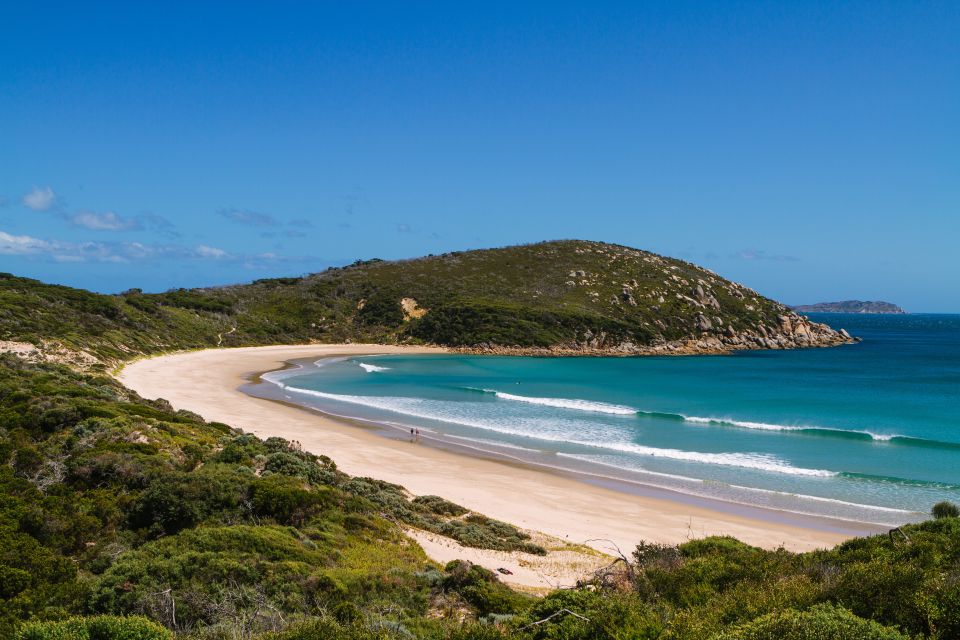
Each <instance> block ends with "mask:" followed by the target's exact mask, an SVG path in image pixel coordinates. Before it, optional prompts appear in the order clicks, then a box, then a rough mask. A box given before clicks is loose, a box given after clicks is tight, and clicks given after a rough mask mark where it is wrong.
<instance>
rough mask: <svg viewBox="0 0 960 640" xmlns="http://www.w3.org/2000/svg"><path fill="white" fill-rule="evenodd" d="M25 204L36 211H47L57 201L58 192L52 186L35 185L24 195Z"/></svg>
mask: <svg viewBox="0 0 960 640" xmlns="http://www.w3.org/2000/svg"><path fill="white" fill-rule="evenodd" d="M21 202H23V206H25V207H27V208H28V209H33V210H34V211H47V210H49V209H50V208H52V207H53V205H54V204H56V202H57V194H55V193H54V192H53V189H51V188H50V187H34V188H33V190H31V191H30V193H28V194H26V195H25V196H23V199H22V200H21Z"/></svg>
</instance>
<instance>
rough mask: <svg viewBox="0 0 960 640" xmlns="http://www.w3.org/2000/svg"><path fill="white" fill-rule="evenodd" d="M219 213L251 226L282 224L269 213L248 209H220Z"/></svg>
mask: <svg viewBox="0 0 960 640" xmlns="http://www.w3.org/2000/svg"><path fill="white" fill-rule="evenodd" d="M217 214H218V215H220V216H221V217H224V218H226V219H227V220H229V221H231V222H236V223H237V224H245V225H249V226H251V227H276V226H279V225H280V222H279V221H278V220H277V219H276V218H274V217H273V216H272V215H270V214H269V213H259V212H257V211H249V210H247V209H220V211H218V212H217Z"/></svg>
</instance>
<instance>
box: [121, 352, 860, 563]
mask: <svg viewBox="0 0 960 640" xmlns="http://www.w3.org/2000/svg"><path fill="white" fill-rule="evenodd" d="M444 352H445V350H443V349H438V348H426V347H391V346H384V345H354V344H344V345H294V346H276V347H245V348H237V349H208V350H203V351H195V352H187V353H178V354H172V355H166V356H160V357H156V358H151V359H145V360H139V361H136V362H132V363H130V364H128V365H127V366H126V367H124V368H123V369H122V370H121V371H120V372H119V373H118V374H117V377H118V378H119V380H120V381H121V382H122V383H123V384H125V385H126V386H127V387H129V388H131V389H133V390H134V391H136V392H138V393H139V394H140V395H142V396H145V397H152V398H156V397H163V398H165V399H166V400H168V401H169V402H170V403H171V404H172V405H173V406H174V408H177V409H189V410H190V411H193V412H195V413H198V414H200V415H201V416H203V417H204V418H205V419H207V420H211V421H218V422H224V423H227V424H230V425H231V426H235V427H238V428H241V429H243V430H245V431H248V432H251V433H254V434H256V435H258V436H261V437H264V438H266V437H270V436H280V437H283V438H286V439H288V440H296V441H298V442H300V443H301V444H302V446H303V447H304V448H305V449H307V450H308V451H311V452H314V453H318V454H325V455H328V456H330V457H331V458H333V460H334V461H335V462H336V463H337V465H338V467H339V468H341V469H342V470H343V471H345V472H346V473H349V474H351V475H357V476H372V477H376V478H378V479H382V480H386V481H388V482H393V483H396V484H400V485H403V486H404V487H406V488H407V489H408V490H409V491H411V492H412V493H414V494H417V495H423V494H439V495H442V496H443V497H445V498H447V499H450V500H453V501H455V502H458V503H460V504H462V505H464V506H466V507H468V508H470V509H473V510H476V511H478V512H481V513H485V514H487V515H489V516H491V517H494V518H497V519H500V520H504V521H507V522H510V523H512V524H514V525H517V526H520V527H523V528H527V529H532V530H535V531H540V532H543V533H546V534H548V535H551V536H555V537H557V538H559V539H560V540H566V541H569V542H572V543H584V542H586V541H588V540H598V542H595V543H592V546H595V547H596V548H599V549H607V548H609V547H608V543H607V541H612V542H614V543H615V544H616V545H618V546H619V547H620V548H622V549H630V548H632V547H633V546H634V545H635V544H636V543H637V542H639V541H640V540H647V541H653V542H661V543H679V542H683V541H686V540H688V539H690V538H692V537H701V536H704V535H732V536H735V537H737V538H739V539H741V540H742V541H744V542H747V543H749V544H753V545H757V546H761V547H765V548H774V547H778V546H784V547H786V548H788V549H791V550H795V551H803V550H810V549H814V548H821V547H826V546H832V545H834V544H837V543H839V542H841V541H843V540H845V539H848V538H849V537H852V536H854V535H863V534H868V533H872V532H876V531H878V528H877V527H872V526H870V525H862V524H860V523H847V522H842V521H838V522H837V524H838V525H843V527H842V528H841V529H839V530H838V529H837V528H836V527H826V526H824V524H823V522H822V520H823V519H819V518H815V517H806V516H798V517H797V518H791V522H789V523H787V522H782V521H778V520H782V518H780V517H778V512H775V511H773V510H765V509H762V508H752V509H751V510H750V513H751V515H743V513H736V512H735V511H737V509H735V508H724V507H723V505H717V506H716V507H714V506H712V505H708V504H706V503H698V504H691V503H689V501H686V500H679V499H676V497H674V499H670V498H669V497H663V496H661V495H659V494H658V495H656V496H653V495H638V494H637V493H635V492H634V493H628V492H625V491H622V490H617V488H616V487H614V486H609V485H607V484H606V483H596V482H585V481H584V480H583V478H577V477H574V476H573V474H569V473H563V472H552V471H550V470H546V469H542V468H538V467H534V466H532V465H528V464H523V463H517V462H511V461H509V460H506V459H494V458H492V457H491V456H477V455H468V454H467V453H466V452H465V451H454V450H451V449H450V448H448V447H443V448H440V447H432V446H419V445H417V444H414V443H409V442H406V441H402V440H397V439H390V438H385V437H383V436H382V435H379V434H377V433H375V432H374V430H373V429H363V428H358V427H357V426H356V425H354V424H351V423H350V421H348V420H344V419H337V418H333V417H330V416H326V415H323V414H320V413H318V412H315V411H312V410H310V409H307V408H305V407H301V406H299V405H296V406H295V405H290V404H287V403H282V402H278V401H276V400H269V399H263V398H258V397H254V396H251V395H248V394H246V393H244V392H243V391H241V390H240V387H242V386H244V385H245V384H248V383H250V382H251V380H254V379H255V378H256V377H257V376H259V374H260V373H263V372H266V371H270V370H276V369H280V368H283V367H284V366H287V363H288V362H289V361H291V360H295V359H299V358H314V357H316V358H319V357H329V356H356V355H374V354H388V353H408V354H409V353H444ZM664 494H665V495H667V496H669V492H666V491H664ZM698 502H699V501H698ZM755 512H759V513H760V514H763V513H765V512H766V513H768V514H769V517H762V515H761V516H760V517H758V516H757V515H754V513H755ZM795 522H799V523H802V524H795ZM831 529H832V530H831ZM841 531H842V532H841Z"/></svg>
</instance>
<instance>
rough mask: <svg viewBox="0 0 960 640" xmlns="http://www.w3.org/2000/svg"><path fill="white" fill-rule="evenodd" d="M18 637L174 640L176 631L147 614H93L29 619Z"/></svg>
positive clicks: (34, 639)
mask: <svg viewBox="0 0 960 640" xmlns="http://www.w3.org/2000/svg"><path fill="white" fill-rule="evenodd" d="M16 639H17V640H173V634H172V633H171V632H170V631H169V630H167V629H165V628H163V627H162V626H160V625H159V624H157V623H156V622H153V621H152V620H150V619H148V618H144V617H143V616H131V617H120V616H93V617H88V618H69V619H67V620H59V621H56V622H28V623H27V624H25V625H23V627H21V628H20V630H19V631H18V632H17V636H16Z"/></svg>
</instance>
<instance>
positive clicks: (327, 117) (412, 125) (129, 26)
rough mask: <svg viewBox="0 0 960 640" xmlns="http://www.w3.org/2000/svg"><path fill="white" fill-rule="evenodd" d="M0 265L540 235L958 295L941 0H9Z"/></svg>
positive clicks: (305, 256)
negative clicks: (526, 0) (323, 0)
mask: <svg viewBox="0 0 960 640" xmlns="http://www.w3.org/2000/svg"><path fill="white" fill-rule="evenodd" d="M0 30H2V37H0V270H3V271H10V272H14V273H17V274H20V275H28V276H31V277H37V278H40V279H43V280H47V281H52V282H59V283H65V284H71V285H75V286H82V287H87V288H92V289H96V290H100V291H119V290H122V289H125V288H128V287H134V286H139V287H142V288H143V289H144V290H150V291H156V290H164V289H167V288H171V287H179V286H198V285H210V284H220V283H230V282H240V281H247V280H251V279H254V278H258V277H264V276H274V275H292V274H300V273H306V272H311V271H317V270H320V269H323V268H325V267H326V266H329V265H336V264H343V263H346V262H351V261H353V260H355V259H358V258H372V257H381V258H403V257H412V256H417V255H423V254H427V253H439V252H444V251H449V250H461V249H468V248H479V247H489V246H501V245H507V244H514V243H520V242H531V241H537V240H544V239H554V238H584V239H593V240H604V241H610V242H618V243H622V244H627V245H631V246H635V247H639V248H644V249H649V250H652V251H656V252H658V253H663V254H667V255H672V256H677V257H682V258H685V259H688V260H691V261H694V262H697V263H700V264H703V265H705V266H708V267H710V268H712V269H714V270H716V271H718V272H719V273H721V274H723V275H725V276H728V277H731V278H733V279H736V280H738V281H741V282H744V283H746V284H748V285H750V286H752V287H754V288H756V289H758V290H760V291H761V292H763V293H765V294H768V295H771V296H773V297H776V298H778V299H780V300H782V301H784V302H788V303H802V302H815V301H820V300H831V299H847V298H862V299H889V300H892V301H895V302H899V303H901V304H903V305H904V306H905V307H907V308H908V309H910V310H913V311H943V312H960V286H958V282H960V266H958V261H957V255H956V254H957V253H958V243H960V38H958V37H957V33H960V4H958V3H956V2H942V3H938V2H918V3H905V2H889V3H887V2H862V3H861V2H844V3H833V2H829V3H817V2H789V3H788V2H784V3H765V2H750V3H747V2H722V3H709V2H695V3H694V2H690V3H688V2H682V1H680V2H678V1H672V2H663V3H657V2H626V3H613V2H611V3H596V2H583V3H564V2H544V3H516V2H504V3H498V2H485V3H476V4H472V3H437V4H430V3H419V2H405V3H364V2H351V3H329V4H323V3H283V2H271V3H262V4H260V5H259V6H258V5H254V4H252V3H251V4H248V3H242V2H238V3H229V4H228V3H220V2H216V3H214V2H209V3H203V2H198V3H139V2H124V3H113V4H112V3H95V2H83V3H63V4H56V3H44V2H19V3H15V2H12V1H6V2H0Z"/></svg>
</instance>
